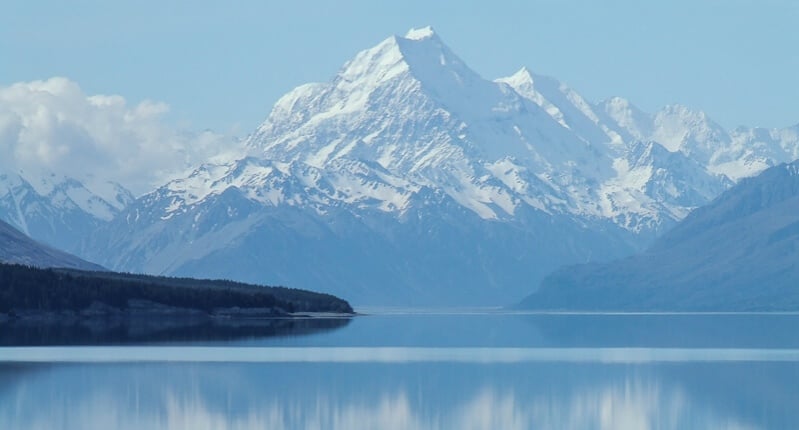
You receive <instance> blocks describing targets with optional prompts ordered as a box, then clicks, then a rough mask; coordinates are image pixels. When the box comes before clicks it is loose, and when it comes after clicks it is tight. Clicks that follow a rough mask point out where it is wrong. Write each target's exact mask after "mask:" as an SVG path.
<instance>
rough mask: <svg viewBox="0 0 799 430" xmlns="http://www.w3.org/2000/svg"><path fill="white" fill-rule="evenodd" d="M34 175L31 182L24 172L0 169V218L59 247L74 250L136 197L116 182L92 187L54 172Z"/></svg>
mask: <svg viewBox="0 0 799 430" xmlns="http://www.w3.org/2000/svg"><path fill="white" fill-rule="evenodd" d="M34 178H35V179H34V180H30V181H29V180H28V179H26V178H25V177H24V176H23V174H22V173H3V172H0V219H2V220H5V221H6V222H8V223H10V224H11V225H13V226H14V227H16V228H18V229H19V230H21V231H22V232H23V233H25V234H27V235H29V236H31V237H32V238H34V239H36V240H38V241H40V242H43V243H46V244H48V245H50V246H53V247H55V248H58V249H64V250H74V248H75V246H76V244H78V243H80V241H81V240H83V239H84V238H85V237H87V236H89V235H91V234H92V232H93V231H94V230H95V229H96V228H97V227H99V226H100V225H101V224H103V223H106V222H109V221H111V220H112V219H113V218H114V217H115V216H116V214H117V213H119V211H120V210H122V209H123V208H124V207H125V206H127V205H128V204H129V203H130V202H132V201H133V200H134V198H133V195H131V193H130V192H129V191H128V190H126V189H125V188H124V187H122V186H121V185H119V184H115V183H110V182H109V183H103V182H99V184H97V185H96V186H95V187H94V189H89V188H87V186H85V185H84V184H83V183H81V182H79V181H77V180H75V179H73V178H69V177H65V176H58V175H55V174H53V173H50V174H45V175H36V176H34ZM96 190H99V191H96ZM101 195H103V196H106V197H105V198H104V197H100V196H101Z"/></svg>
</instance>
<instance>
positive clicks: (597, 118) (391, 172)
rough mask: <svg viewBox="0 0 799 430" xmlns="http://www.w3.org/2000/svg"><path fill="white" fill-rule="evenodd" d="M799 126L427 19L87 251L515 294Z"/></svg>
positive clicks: (356, 292)
mask: <svg viewBox="0 0 799 430" xmlns="http://www.w3.org/2000/svg"><path fill="white" fill-rule="evenodd" d="M796 131H797V130H796V128H794V129H786V130H759V129H741V130H737V131H734V132H732V133H727V132H726V131H724V130H723V129H722V128H721V127H719V126H718V125H716V124H715V123H713V121H712V120H711V119H710V118H709V117H708V116H707V115H705V114H704V113H702V112H697V111H692V110H690V109H688V108H685V107H681V106H670V107H667V108H665V109H663V110H662V111H660V112H658V113H656V114H654V115H649V114H647V113H645V112H643V111H641V110H640V109H638V108H636V107H635V106H634V105H632V104H631V103H629V102H628V101H626V100H624V99H620V98H614V99H610V100H607V101H604V102H601V103H598V104H592V103H590V102H588V101H586V100H585V99H584V98H583V97H581V96H580V95H579V94H578V93H577V92H576V91H574V90H572V89H571V88H569V87H567V86H566V85H564V84H562V83H560V82H558V81H557V80H555V79H554V78H549V77H544V76H539V75H536V74H534V73H532V72H530V71H529V70H527V69H526V68H523V69H521V70H520V71H519V72H517V73H515V74H514V75H512V76H510V77H507V78H501V79H497V80H494V81H491V80H486V79H483V78H482V77H481V76H479V75H478V74H477V73H475V72H474V71H473V70H471V69H470V68H469V67H468V66H467V65H466V64H465V63H464V62H463V61H462V60H461V59H460V58H459V57H458V56H457V55H455V54H454V53H453V52H452V51H451V50H450V49H449V48H448V47H447V46H446V45H445V44H444V43H443V41H442V40H441V39H440V37H439V36H438V35H437V34H436V33H435V31H433V29H432V28H429V27H428V28H423V29H414V30H411V31H409V32H408V33H407V34H406V35H405V36H404V37H399V36H392V37H389V38H387V39H385V40H383V41H382V42H380V43H379V44H377V45H376V46H374V47H372V48H370V49H366V50H364V51H362V52H360V53H358V54H357V55H355V57H354V58H353V59H352V60H350V61H349V62H347V63H346V64H344V66H343V67H342V68H341V69H340V70H339V71H338V73H337V74H336V75H335V76H334V77H333V78H332V79H331V80H330V81H329V82H326V83H313V84H306V85H303V86H300V87H298V88H296V89H294V90H292V91H290V92H289V93H288V94H286V95H285V96H283V97H282V98H281V99H280V100H278V101H277V103H276V104H275V106H274V108H273V109H272V112H271V113H270V114H269V116H268V117H267V118H266V120H265V121H264V122H263V124H261V125H260V126H259V127H258V128H257V129H256V130H255V132H254V133H253V134H252V135H251V136H249V138H248V139H247V141H246V146H247V148H248V151H249V156H248V157H245V158H242V159H239V160H236V161H228V162H219V163H208V164H205V165H202V166H199V167H198V168H197V169H195V170H194V171H193V172H191V173H190V174H188V175H185V177H182V178H178V179H175V180H172V181H170V182H169V183H167V184H165V185H163V186H161V187H159V188H158V189H156V190H155V191H152V192H150V193H148V194H145V195H144V196H142V197H141V198H139V199H137V200H136V201H135V202H132V203H131V204H129V205H127V206H126V207H125V208H124V209H123V210H122V212H121V213H120V214H119V215H117V216H116V217H114V219H113V220H112V221H111V222H109V223H107V224H105V225H102V226H101V227H100V230H99V232H98V233H97V234H94V235H92V237H90V238H88V239H87V240H86V241H84V242H83V243H82V244H81V245H80V255H82V256H84V257H86V258H89V259H94V260H96V261H100V262H101V263H102V264H104V265H106V266H108V267H110V268H113V269H121V270H129V271H146V272H150V273H157V274H182V275H183V274H185V275H193V276H205V277H225V278H234V279H239V280H242V281H248V282H263V283H270V284H275V283H285V284H286V285H290V286H294V287H303V288H311V289H316V290H323V291H328V292H331V293H334V294H338V295H342V296H344V297H347V298H348V299H351V300H352V301H353V302H354V303H356V304H365V303H370V304H392V303H393V304H433V303H436V304H448V305H459V304H460V305H462V304H504V303H509V302H511V301H513V300H515V299H518V297H521V295H522V294H524V293H526V292H528V290H529V289H530V286H531V285H535V284H536V283H537V282H538V281H539V280H540V279H542V278H543V276H544V275H545V274H547V273H548V272H550V271H551V270H553V269H555V268H557V267H559V266H561V265H563V264H568V263H576V262H586V261H594V260H603V259H610V258H613V257H617V256H622V255H626V254H629V253H631V252H633V251H634V250H636V249H641V248H643V247H644V246H645V245H646V244H648V243H649V242H650V241H651V240H653V239H654V238H655V237H656V236H657V235H658V234H659V233H661V232H662V231H664V230H666V229H667V228H669V227H670V226H672V225H674V224H675V223H676V222H677V221H679V220H680V219H682V218H683V217H685V216H686V215H687V214H688V212H690V211H691V210H692V209H693V208H695V207H697V206H700V205H703V204H705V203H707V202H708V201H710V200H711V199H712V198H714V197H715V196H717V195H718V194H719V193H721V192H722V191H723V190H724V189H726V188H727V187H729V186H730V185H731V184H732V183H733V182H734V181H735V180H737V179H739V178H740V177H743V176H746V175H748V174H751V173H754V172H756V171H758V170H759V169H761V168H763V167H765V166H767V165H770V164H773V163H776V162H778V161H780V160H781V159H782V158H785V157H789V156H791V154H793V155H794V156H796V155H799V154H797V151H799V149H798V148H799V142H797V132H796Z"/></svg>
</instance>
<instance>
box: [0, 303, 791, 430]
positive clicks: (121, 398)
mask: <svg viewBox="0 0 799 430" xmlns="http://www.w3.org/2000/svg"><path fill="white" fill-rule="evenodd" d="M361 311H362V312H364V313H366V314H367V315H363V316H359V317H356V318H353V319H302V320H277V321H273V322H260V323H252V322H248V323H244V324H239V323H232V322H225V323H220V324H210V325H209V324H208V323H207V322H204V323H197V324H184V323H181V322H170V323H168V324H155V323H153V322H152V321H146V322H139V323H136V324H119V323H115V324H110V326H109V327H103V325H102V324H96V323H93V324H82V325H75V326H70V327H53V326H44V327H43V326H38V325H30V324H27V325H26V324H5V325H0V345H2V346H0V429H8V430H10V429H103V430H105V429H111V428H118V429H145V428H146V429H349V430H352V429H572V428H573V429H650V428H652V429H654V428H658V429H692V428H696V429H707V428H729V429H758V428H764V429H773V428H780V429H782V428H797V426H799V407H797V406H799V388H797V387H799V330H797V328H799V315H796V314H526V313H513V312H502V311H496V310H482V309H477V310H465V311H415V310H397V309H364V310H361Z"/></svg>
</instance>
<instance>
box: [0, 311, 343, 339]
mask: <svg viewBox="0 0 799 430" xmlns="http://www.w3.org/2000/svg"><path fill="white" fill-rule="evenodd" d="M349 323H350V318H272V319H209V318H191V317H184V318H108V319H104V318H95V319H83V320H75V321H71V322H66V323H64V322H58V323H56V322H53V321H49V322H48V321H27V320H22V321H10V322H5V323H0V346H42V345H119V344H141V343H145V344H152V343H193V342H202V343H208V342H230V341H241V340H248V339H268V338H276V337H294V336H303V335H309V334H318V333H324V332H327V331H331V330H336V329H339V328H342V327H345V326H346V325H347V324H349Z"/></svg>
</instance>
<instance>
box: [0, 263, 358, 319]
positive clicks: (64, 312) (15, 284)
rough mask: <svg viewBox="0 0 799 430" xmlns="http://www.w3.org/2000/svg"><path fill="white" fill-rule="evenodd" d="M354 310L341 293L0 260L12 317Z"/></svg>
mask: <svg viewBox="0 0 799 430" xmlns="http://www.w3.org/2000/svg"><path fill="white" fill-rule="evenodd" d="M296 312H330V313H352V308H351V307H350V305H349V304H348V303H347V302H346V301H344V300H342V299H339V298H337V297H334V296H331V295H328V294H320V293H314V292H311V291H304V290H297V289H290V288H283V287H262V286H256V285H248V284H242V283H237V282H230V281H211V280H196V279H186V278H166V277H156V276H145V275H131V274H120V273H112V272H89V271H80V270H74V269H39V268H34V267H30V266H22V265H16V264H4V263H0V313H2V314H6V315H10V316H11V317H25V316H30V315H33V316H35V317H41V316H42V315H46V316H47V317H48V318H51V317H59V316H60V317H76V318H77V317H87V316H124V315H142V314H145V315H169V316H174V315H183V314H191V315H211V316H223V317H262V316H276V315H286V314H289V313H296Z"/></svg>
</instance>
